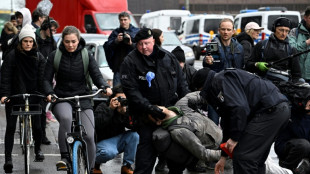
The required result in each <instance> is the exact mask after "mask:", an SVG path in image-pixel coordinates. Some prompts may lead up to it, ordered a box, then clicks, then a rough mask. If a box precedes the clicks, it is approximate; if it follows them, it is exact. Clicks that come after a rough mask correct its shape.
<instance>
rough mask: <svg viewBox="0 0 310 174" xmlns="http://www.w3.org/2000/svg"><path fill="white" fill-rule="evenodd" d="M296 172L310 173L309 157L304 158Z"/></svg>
mask: <svg viewBox="0 0 310 174" xmlns="http://www.w3.org/2000/svg"><path fill="white" fill-rule="evenodd" d="M294 172H295V174H309V173H310V162H309V160H308V159H302V160H301V161H300V163H299V164H298V166H297V167H296V169H295V171H294Z"/></svg>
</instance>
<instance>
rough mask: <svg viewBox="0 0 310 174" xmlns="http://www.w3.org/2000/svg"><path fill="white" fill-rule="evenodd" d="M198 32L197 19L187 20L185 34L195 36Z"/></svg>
mask: <svg viewBox="0 0 310 174" xmlns="http://www.w3.org/2000/svg"><path fill="white" fill-rule="evenodd" d="M198 32H199V19H197V20H189V21H188V22H187V25H186V33H185V34H195V33H198Z"/></svg>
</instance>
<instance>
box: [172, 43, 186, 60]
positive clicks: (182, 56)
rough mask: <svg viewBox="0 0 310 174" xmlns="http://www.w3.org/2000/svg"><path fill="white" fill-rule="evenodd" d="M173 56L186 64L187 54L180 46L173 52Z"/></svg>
mask: <svg viewBox="0 0 310 174" xmlns="http://www.w3.org/2000/svg"><path fill="white" fill-rule="evenodd" d="M171 53H172V54H174V56H175V57H176V58H177V59H178V61H179V62H185V54H184V51H183V49H182V48H181V47H180V46H177V47H175V48H174V50H172V51H171Z"/></svg>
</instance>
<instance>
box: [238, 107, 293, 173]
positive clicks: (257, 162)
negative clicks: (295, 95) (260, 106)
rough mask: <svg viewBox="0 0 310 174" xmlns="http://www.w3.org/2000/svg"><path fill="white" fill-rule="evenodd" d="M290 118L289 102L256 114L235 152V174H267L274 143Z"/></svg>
mask: <svg viewBox="0 0 310 174" xmlns="http://www.w3.org/2000/svg"><path fill="white" fill-rule="evenodd" d="M289 118H290V109H289V105H288V103H287V102H283V103H280V104H278V105H277V106H275V107H274V109H272V110H266V111H265V112H263V113H259V114H256V115H255V116H254V117H253V118H252V119H251V120H250V121H249V122H248V124H247V126H246V129H245V131H244V133H243V134H242V136H241V138H240V140H239V142H238V144H237V146H236V147H235V149H234V152H233V167H234V173H238V174H265V161H266V159H267V157H268V154H269V151H270V148H271V145H272V143H273V142H274V140H275V137H276V136H277V134H278V133H279V131H280V130H281V129H282V128H284V126H285V125H286V124H287V123H288V119H289Z"/></svg>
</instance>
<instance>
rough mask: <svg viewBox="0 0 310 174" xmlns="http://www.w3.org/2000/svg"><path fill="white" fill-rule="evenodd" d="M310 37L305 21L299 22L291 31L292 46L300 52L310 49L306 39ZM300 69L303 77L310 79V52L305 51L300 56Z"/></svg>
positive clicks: (290, 40) (290, 41)
mask: <svg viewBox="0 0 310 174" xmlns="http://www.w3.org/2000/svg"><path fill="white" fill-rule="evenodd" d="M309 38H310V33H309V31H308V30H307V29H306V28H305V26H304V25H303V21H302V22H301V23H299V25H298V27H297V28H294V29H292V30H291V32H290V33H289V43H290V45H291V46H292V47H294V48H296V49H297V51H298V52H301V51H305V50H307V49H310V46H307V44H306V40H307V39H309ZM299 64H300V70H301V73H302V78H304V79H305V80H310V53H309V52H308V53H305V54H302V55H300V56H299Z"/></svg>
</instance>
